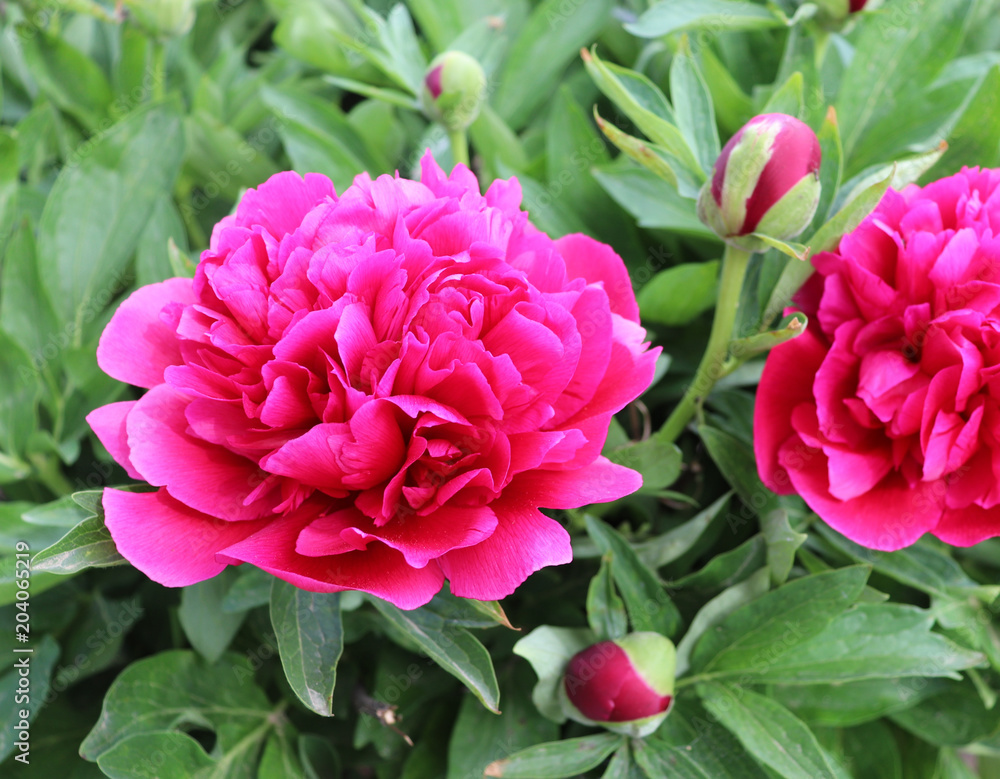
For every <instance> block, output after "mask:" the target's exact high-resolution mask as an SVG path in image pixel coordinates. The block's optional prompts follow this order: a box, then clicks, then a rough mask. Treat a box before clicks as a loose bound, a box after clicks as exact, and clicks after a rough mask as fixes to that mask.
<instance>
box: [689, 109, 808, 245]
mask: <svg viewBox="0 0 1000 779" xmlns="http://www.w3.org/2000/svg"><path fill="white" fill-rule="evenodd" d="M820 156H821V150H820V145H819V140H818V139H817V138H816V133H814V132H813V131H812V129H810V127H809V125H807V124H805V123H804V122H801V121H799V120H798V119H796V118H795V117H794V116H788V115H787V114H761V115H760V116H755V117H754V118H753V119H751V120H750V121H749V122H747V123H746V124H745V125H743V127H741V128H740V129H739V130H738V131H737V132H736V134H735V135H734V136H733V137H732V138H730V139H729V142H728V143H727V144H726V145H725V146H724V147H723V149H722V153H721V154H719V158H718V159H717V160H716V161H715V167H714V168H713V171H712V177H711V178H710V179H709V180H708V181H707V182H705V186H704V187H703V188H702V190H701V195H700V196H699V198H698V217H699V219H701V221H702V222H704V223H705V224H706V225H708V226H709V227H711V228H712V230H714V231H715V233H716V234H717V235H719V237H720V238H722V239H724V240H726V241H727V242H730V243H734V244H735V245H737V246H740V247H741V248H746V249H748V250H751V251H756V250H757V248H766V247H764V246H763V244H761V245H760V246H759V247H758V242H757V241H756V239H753V238H750V237H749V236H750V234H751V233H755V232H759V233H764V234H765V235H768V236H770V237H772V238H778V239H781V240H786V239H789V238H794V237H795V236H797V235H798V234H799V233H800V232H802V230H804V229H805V228H806V226H807V225H808V224H809V222H810V221H811V220H812V218H813V214H815V213H816V207H817V205H819V196H820V183H819V166H820ZM743 236H747V237H746V238H743Z"/></svg>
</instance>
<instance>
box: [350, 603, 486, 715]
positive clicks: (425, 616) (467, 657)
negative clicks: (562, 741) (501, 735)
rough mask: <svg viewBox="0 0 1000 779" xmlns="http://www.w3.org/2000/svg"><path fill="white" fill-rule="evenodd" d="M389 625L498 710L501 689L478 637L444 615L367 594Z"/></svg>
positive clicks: (481, 699)
mask: <svg viewBox="0 0 1000 779" xmlns="http://www.w3.org/2000/svg"><path fill="white" fill-rule="evenodd" d="M369 600H370V602H371V603H372V605H374V606H375V608H376V609H377V610H378V611H379V613H380V614H381V615H382V616H383V617H384V618H385V619H386V621H387V622H388V623H389V625H390V626H392V627H393V628H395V629H396V630H398V631H400V632H402V633H403V634H405V635H406V637H407V638H408V639H409V641H412V642H413V643H414V644H416V645H417V646H419V647H420V649H422V650H423V651H424V652H425V653H426V654H427V656H428V657H430V658H431V659H432V660H433V661H434V662H435V663H437V664H438V665H439V666H441V667H442V668H443V669H444V670H445V671H447V672H448V673H450V674H451V675H452V676H454V677H455V678H456V679H458V680H459V681H460V682H462V683H463V684H464V685H465V686H466V687H468V688H469V689H470V690H472V692H473V694H474V695H475V696H476V697H477V698H479V700H480V701H482V703H483V705H484V706H485V707H486V708H488V709H489V710H490V711H494V712H497V713H499V711H500V710H499V708H498V706H499V703H500V689H499V687H498V686H497V677H496V672H495V671H494V670H493V660H492V659H491V658H490V653H489V652H487V651H486V647H484V646H483V645H482V644H481V643H480V641H479V639H477V638H476V637H475V636H473V635H472V634H471V633H470V632H469V631H468V630H465V629H464V628H459V627H454V626H450V625H448V623H447V620H445V619H444V618H443V617H440V616H438V615H437V614H434V613H432V612H430V611H427V610H425V609H414V610H413V611H403V610H402V609H399V608H397V607H395V606H393V605H392V604H391V603H388V602H386V601H384V600H382V599H380V598H375V597H372V598H369Z"/></svg>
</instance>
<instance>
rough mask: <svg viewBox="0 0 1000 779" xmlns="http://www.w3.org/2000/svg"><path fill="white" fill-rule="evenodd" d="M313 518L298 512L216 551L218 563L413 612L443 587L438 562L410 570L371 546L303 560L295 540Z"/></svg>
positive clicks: (386, 551) (383, 549) (376, 545)
mask: <svg viewBox="0 0 1000 779" xmlns="http://www.w3.org/2000/svg"><path fill="white" fill-rule="evenodd" d="M314 518H315V514H309V513H307V512H300V514H299V515H298V516H289V517H284V518H283V519H282V520H281V521H279V522H271V523H270V524H268V525H267V527H265V528H264V529H263V530H262V531H261V532H260V533H258V534H256V535H255V536H252V537H250V538H247V539H246V540H245V541H241V542H239V543H236V544H233V545H232V546H230V547H228V548H226V549H224V550H223V551H222V552H220V555H219V557H220V559H223V560H227V561H232V562H236V561H239V562H246V563H251V564H253V565H256V566H257V567H258V568H262V569H263V570H265V571H267V572H268V573H271V574H274V575H275V576H277V577H278V578H279V579H284V580H285V581H287V582H290V583H291V584H294V585H295V586H296V587H299V588H301V589H303V590H309V591H310V592H341V591H343V590H361V591H363V592H368V593H371V594H372V595H375V596H377V597H379V598H382V599H384V600H387V601H389V602H390V603H393V604H395V605H396V606H398V607H399V608H401V609H415V608H418V607H419V606H423V605H424V604H425V603H427V602H428V601H430V599H431V598H433V597H434V596H435V595H436V594H437V593H438V591H439V590H440V589H441V585H442V584H443V583H444V574H442V572H441V568H440V566H438V565H437V563H430V564H429V565H427V566H426V567H424V568H413V567H411V566H409V565H407V564H406V560H405V559H404V558H403V555H401V554H400V553H399V552H397V551H396V550H395V549H390V548H389V547H387V546H385V545H384V544H381V543H379V542H373V543H371V544H369V546H368V548H367V549H365V550H364V551H356V552H347V553H344V554H337V555H330V556H327V557H305V556H303V555H300V554H298V553H297V552H296V551H295V540H296V538H297V537H298V535H299V533H300V532H301V531H302V529H303V528H304V527H305V526H306V525H308V524H309V522H311V521H312V520H313V519H314Z"/></svg>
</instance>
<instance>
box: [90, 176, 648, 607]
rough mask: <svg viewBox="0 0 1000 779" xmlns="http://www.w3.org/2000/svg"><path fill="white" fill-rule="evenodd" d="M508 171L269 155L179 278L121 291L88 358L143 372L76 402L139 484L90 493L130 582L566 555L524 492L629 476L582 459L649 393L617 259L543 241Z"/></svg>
mask: <svg viewBox="0 0 1000 779" xmlns="http://www.w3.org/2000/svg"><path fill="white" fill-rule="evenodd" d="M520 199H521V190H520V187H519V185H518V183H517V181H516V180H513V179H512V180H511V181H506V182H504V181H497V182H494V183H493V185H492V186H491V187H490V188H489V191H488V192H487V193H486V195H485V196H482V195H480V193H479V189H478V185H477V182H476V179H475V177H474V176H473V175H472V173H470V172H469V171H468V169H466V168H464V167H463V166H458V167H457V168H456V170H455V172H454V173H452V175H451V177H450V178H447V177H445V175H444V174H443V173H442V171H441V169H440V168H439V167H438V166H437V165H436V164H435V162H434V161H433V159H431V158H430V157H429V156H426V157H425V158H424V160H423V176H422V181H421V182H414V181H408V180H406V179H400V178H398V177H397V178H392V177H390V176H381V177H379V178H378V179H376V180H375V181H372V180H371V179H370V178H369V177H368V176H367V175H362V176H359V177H358V178H357V179H355V181H354V184H353V185H352V186H351V187H349V188H348V189H347V190H346V191H345V192H344V193H343V195H342V196H340V197H339V198H338V197H337V195H336V194H335V192H334V190H333V186H332V184H331V183H330V181H329V180H328V179H326V178H325V177H324V176H320V175H316V174H308V175H306V176H305V177H304V178H301V177H299V176H298V175H297V174H294V173H280V174H278V175H276V176H274V177H273V178H271V179H270V180H269V181H267V182H266V183H265V184H263V185H262V186H261V187H260V188H259V189H257V190H250V191H249V192H247V193H246V195H245V196H244V197H243V199H242V201H241V202H240V204H239V207H238V209H237V212H236V214H235V215H234V216H230V217H227V218H225V219H223V220H222V221H221V222H220V223H219V224H218V225H217V226H216V228H215V230H214V231H213V234H212V241H211V247H210V248H209V249H208V250H207V251H206V252H205V253H204V254H203V255H202V258H201V262H200V264H199V266H198V269H197V273H196V275H195V278H194V279H183V278H176V279H169V280H167V281H165V282H162V283H159V284H152V285H149V286H147V287H143V288H141V289H139V290H137V291H136V292H135V293H134V294H133V295H132V296H131V297H129V298H128V299H127V300H126V301H125V302H124V303H123V304H122V305H121V307H120V308H119V309H118V311H117V312H116V313H115V315H114V317H113V318H112V320H111V322H110V323H109V324H108V326H107V328H106V330H105V331H104V334H103V335H102V337H101V341H100V346H99V347H98V353H97V357H98V362H99V364H100V366H101V368H102V369H104V370H105V371H106V372H107V373H109V374H110V375H111V376H113V377H115V378H117V379H119V380H121V381H125V382H129V383H130V384H135V385H137V386H140V387H147V388H149V391H148V392H147V393H146V394H145V395H144V396H143V397H142V398H141V399H139V400H138V401H126V402H121V403H112V404H111V405H108V406H104V407H103V408H99V409H97V410H96V411H94V412H93V413H92V414H91V415H90V416H89V417H88V419H89V421H90V424H91V426H92V427H93V429H94V431H95V432H96V433H97V435H98V436H99V438H100V439H101V441H102V442H103V443H104V444H105V446H107V448H108V450H109V451H110V452H111V453H112V455H113V456H114V457H115V459H117V460H118V462H120V463H121V464H122V465H123V466H124V467H125V468H126V469H127V470H128V472H129V474H130V475H131V476H132V477H134V478H136V479H143V480H145V481H148V482H149V483H150V484H152V485H155V486H157V487H159V488H160V489H159V490H158V491H157V492H153V493H132V492H125V491H121V490H114V489H108V490H106V491H105V494H104V508H105V512H106V523H107V527H108V529H109V530H110V532H111V535H112V537H113V538H114V541H115V544H116V546H117V547H118V549H119V551H120V552H121V553H122V555H124V556H125V558H126V559H128V560H129V561H130V562H131V563H132V564H133V565H134V566H135V567H137V568H138V569H139V570H141V571H143V572H144V573H146V574H147V575H148V576H149V577H150V578H152V579H154V580H155V581H158V582H160V583H162V584H165V585H167V586H183V585H188V584H192V583H194V582H198V581H202V580H204V579H207V578H210V577H212V576H214V575H216V574H218V573H219V572H220V571H222V570H223V568H225V566H226V565H228V564H238V563H241V562H249V563H252V564H253V565H256V566H258V567H260V568H262V569H264V570H266V571H269V572H271V573H273V574H274V575H275V576H278V577H280V578H282V579H285V580H286V581H289V582H291V583H292V584H295V585H297V586H299V587H302V588H303V589H307V590H313V591H319V592H333V591H339V590H348V589H356V590H363V591H366V592H370V593H373V594H375V595H377V596H379V597H382V598H385V599H386V600H389V601H392V602H393V603H395V604H396V605H398V606H400V607H402V608H415V607H417V606H420V605H421V604H424V603H426V602H427V601H429V600H430V599H431V598H432V597H433V595H434V594H435V593H436V592H438V590H439V589H440V588H441V586H442V583H443V581H444V579H445V578H446V577H447V578H448V579H449V580H450V582H451V589H452V592H454V593H455V594H456V595H460V596H464V597H471V598H478V599H485V600H490V599H496V598H500V597H503V596H505V595H508V594H510V593H511V592H512V591H513V590H514V589H515V588H516V587H517V586H518V585H519V584H520V583H521V582H523V581H524V580H525V578H526V577H527V576H528V575H529V574H531V573H532V572H533V571H536V570H538V569H539V568H542V567H543V566H547V565H557V564H561V563H566V562H569V561H570V559H571V551H570V543H569V538H568V535H567V533H566V531H565V530H563V528H562V527H561V526H560V525H559V523H558V522H556V521H554V520H552V519H549V518H548V517H546V516H545V515H543V514H542V513H540V512H539V511H538V508H539V507H548V508H570V507H577V506H582V505H586V504H589V503H593V502H600V501H608V500H613V499H616V498H620V497H622V496H624V495H627V494H629V493H630V492H633V491H634V490H636V489H637V488H638V487H639V486H640V484H641V479H640V477H639V475H638V474H637V473H635V472H634V471H631V470H629V469H627V468H623V467H621V466H618V465H614V464H612V463H611V462H609V461H608V460H607V459H605V458H603V457H601V456H600V451H601V447H602V445H603V442H604V440H605V436H606V434H607V429H608V424H609V421H610V418H611V415H612V414H613V413H614V412H616V411H618V410H620V409H621V408H622V407H623V406H625V405H626V404H627V403H628V402H630V401H631V400H632V399H634V398H635V397H636V396H637V395H639V393H641V392H642V391H643V389H645V388H646V386H648V384H649V382H650V381H651V379H652V375H653V367H654V362H655V360H656V355H657V352H658V351H659V350H655V349H654V350H650V349H648V348H647V347H648V344H645V343H644V339H645V331H644V330H643V329H642V328H641V327H640V326H639V324H638V319H639V316H638V308H637V306H636V302H635V297H634V295H633V293H632V287H631V284H630V283H629V279H628V274H627V272H626V270H625V267H624V265H623V264H622V261H621V259H620V258H619V257H618V255H616V254H615V253H614V251H612V250H611V249H610V247H608V246H605V245H604V244H601V243H598V242H596V241H594V240H592V239H590V238H588V237H586V236H583V235H569V236H566V237H564V238H561V239H559V240H557V241H553V240H552V239H550V238H549V237H548V236H546V235H545V234H543V233H541V232H539V231H538V230H536V229H535V228H533V227H532V226H531V225H530V224H529V223H528V216H527V214H526V213H525V212H523V211H521V210H520V209H519V203H520Z"/></svg>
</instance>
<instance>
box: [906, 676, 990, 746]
mask: <svg viewBox="0 0 1000 779" xmlns="http://www.w3.org/2000/svg"><path fill="white" fill-rule="evenodd" d="M889 718H890V719H891V720H892V721H893V722H894V723H895V724H897V725H899V726H900V727H902V728H904V729H905V730H908V731H909V732H910V733H913V734H914V735H915V736H917V737H919V738H921V739H923V740H924V741H928V742H930V743H931V744H936V745H938V746H955V747H958V746H964V745H966V744H971V743H972V742H973V741H978V740H980V739H984V738H987V737H988V736H991V735H992V734H994V733H996V731H997V728H998V727H1000V709H998V708H997V707H994V708H993V709H992V710H988V709H986V708H984V707H983V704H982V701H981V700H980V697H979V693H978V692H976V688H975V686H974V685H973V684H972V682H971V681H969V680H963V681H961V682H951V683H949V684H948V685H947V686H946V687H945V688H944V689H941V690H938V691H937V692H936V694H934V695H931V696H929V697H927V698H924V699H923V700H921V701H920V703H918V704H917V705H916V706H911V707H910V708H907V709H904V710H902V711H897V712H895V713H893V714H891V715H890V717H889Z"/></svg>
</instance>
